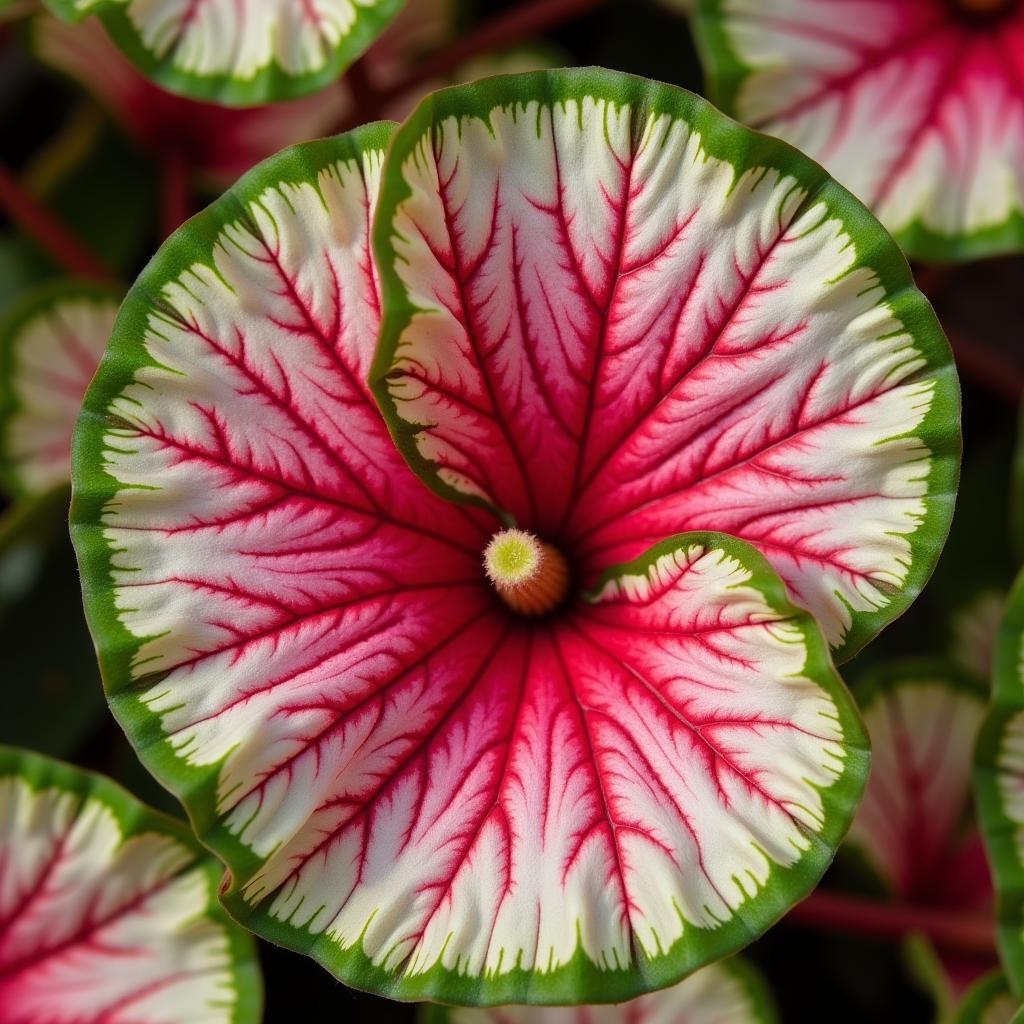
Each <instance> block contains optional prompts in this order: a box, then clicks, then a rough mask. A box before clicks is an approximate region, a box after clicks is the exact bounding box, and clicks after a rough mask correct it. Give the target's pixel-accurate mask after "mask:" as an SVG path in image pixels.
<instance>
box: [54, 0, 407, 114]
mask: <svg viewBox="0 0 1024 1024" xmlns="http://www.w3.org/2000/svg"><path fill="white" fill-rule="evenodd" d="M44 2H45V4H46V5H47V7H49V9H50V10H51V11H52V12H53V13H54V14H56V15H58V16H59V17H61V18H63V19H64V20H65V21H80V20H81V19H82V18H84V17H86V16H87V15H89V14H95V15H97V16H98V17H99V18H100V19H101V20H102V21H103V23H104V25H106V28H107V31H108V32H109V33H110V36H111V38H112V39H113V40H114V42H116V43H117V45H118V46H119V47H120V48H121V50H122V51H123V52H124V53H125V54H126V56H127V57H128V58H129V59H130V60H131V61H132V63H133V64H134V65H135V66H136V67H137V68H138V69H139V70H140V71H141V72H142V73H143V74H145V75H146V76H147V77H149V78H151V79H152V80H153V81H154V82H157V83H158V84H160V85H161V86H163V87H164V88H165V89H168V90H169V91H170V92H174V93H178V95H180V96H186V97H188V98H189V99H194V100H207V101H210V102H215V103H221V104H224V105H225V106H234V107H252V106H258V105H260V104H263V103H274V102H280V101H282V100H294V99H299V98H300V97H302V96H308V95H310V94H311V93H314V92H317V91H318V90H320V89H322V88H324V87H325V86H328V85H330V83H331V82H333V81H335V80H337V79H338V78H339V77H341V75H342V74H343V73H344V72H345V71H346V70H347V68H348V67H349V66H350V65H351V64H352V63H353V62H354V61H355V60H357V59H358V58H359V57H361V56H362V54H363V53H365V52H366V50H367V49H369V47H370V46H371V44H372V43H374V42H375V41H376V40H377V39H378V38H379V36H380V35H381V33H382V32H383V31H384V29H386V28H387V27H388V25H389V24H390V23H391V22H392V21H393V20H394V18H395V16H396V15H397V14H398V12H399V11H400V10H401V8H402V6H403V4H404V3H405V0H378V3H377V6H376V7H372V8H360V9H359V11H358V13H357V21H356V23H355V24H354V25H353V27H352V30H351V31H350V32H349V33H348V34H347V35H346V36H345V37H344V39H343V40H342V41H341V42H340V43H339V44H338V45H337V46H335V47H334V48H333V49H332V50H331V54H330V56H329V58H328V60H327V61H326V62H325V63H324V65H323V67H321V68H318V69H317V70H316V71H310V72H307V73H306V74H299V75H293V74H289V73H288V72H287V71H285V70H284V68H282V67H281V65H280V64H278V63H277V61H276V59H273V58H272V59H271V62H270V63H269V64H266V65H264V66H263V67H262V68H260V70H259V71H258V72H257V73H256V74H255V75H254V76H253V77H252V78H237V77H235V76H233V75H231V74H230V73H223V74H215V75H199V74H196V73H194V72H189V71H183V70H181V69H180V68H177V67H175V65H174V49H173V48H172V49H171V50H170V51H169V52H168V53H167V54H166V55H165V56H164V57H162V58H161V57H156V56H155V55H154V53H153V52H152V51H151V50H150V49H148V48H147V47H146V45H145V44H144V43H143V41H142V37H141V36H140V35H139V32H138V30H137V29H136V28H135V25H134V24H133V23H132V20H131V17H130V15H129V14H128V10H127V7H128V2H129V0H97V2H95V3H94V4H93V6H92V7H90V8H89V9H88V10H87V11H82V10H78V9H76V7H75V4H74V0H44ZM257 2H263V0H257ZM413 2H415V0H413Z"/></svg>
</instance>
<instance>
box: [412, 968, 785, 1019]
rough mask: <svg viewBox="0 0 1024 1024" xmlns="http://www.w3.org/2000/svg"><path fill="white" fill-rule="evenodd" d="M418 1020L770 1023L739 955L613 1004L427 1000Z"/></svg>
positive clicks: (764, 999) (760, 991)
mask: <svg viewBox="0 0 1024 1024" xmlns="http://www.w3.org/2000/svg"><path fill="white" fill-rule="evenodd" d="M420 1019H421V1021H422V1024H774V1022H775V1021H776V1020H777V1017H776V1015H775V1010H774V1008H773V1007H772V1004H771V1000H770V999H769V997H768V994H767V992H766V990H765V987H764V984H763V982H762V981H761V978H760V977H759V976H758V975H757V974H755V973H754V971H753V970H752V969H751V968H750V967H749V966H747V964H745V963H744V962H743V961H741V960H725V961H722V962H721V963H717V964H712V965H710V966H709V967H704V968H702V969H701V970H699V971H698V972H697V973H696V974H694V975H691V976H690V977H689V978H687V979H686V980H685V981H683V982H680V983H679V984H678V985H673V986H672V987H670V988H666V989H662V990H661V991H660V992H654V993H651V994H650V995H646V996H640V997H639V998H638V999H633V1000H630V1001H629V1002H628V1003H619V1004H618V1005H612V1006H575V1007H554V1006H548V1007H537V1006H503V1007H500V1008H499V1009H494V1010H480V1009H465V1008H463V1009H454V1008H451V1007H445V1006H437V1005H431V1006H425V1007H424V1009H423V1013H422V1015H421V1018H420Z"/></svg>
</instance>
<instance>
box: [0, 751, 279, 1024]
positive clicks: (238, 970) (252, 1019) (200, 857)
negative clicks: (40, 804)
mask: <svg viewBox="0 0 1024 1024" xmlns="http://www.w3.org/2000/svg"><path fill="white" fill-rule="evenodd" d="M5 776H16V777H18V778H20V779H22V780H24V781H25V782H26V783H28V785H29V786H31V787H32V788H33V789H35V790H40V789H50V788H54V789H60V790H62V791H64V792H66V793H71V794H74V795H75V796H76V797H77V798H78V799H79V800H80V801H81V802H84V801H86V800H98V801H99V802H100V803H102V804H103V805H104V806H105V807H106V808H107V809H108V810H109V811H110V812H111V813H112V814H113V815H114V818H115V819H116V821H117V823H118V825H119V826H120V828H121V833H122V841H123V840H126V839H129V838H131V837H132V836H136V835H139V834H141V833H144V832H158V833H160V834H161V835H166V836H170V837H171V838H172V839H174V840H175V841H176V842H179V843H180V844H181V845H182V846H185V847H187V848H188V849H189V850H192V851H194V853H195V856H196V861H195V862H194V864H192V865H189V867H188V869H187V870H192V868H193V867H194V866H200V867H202V869H203V872H204V874H205V875H206V878H207V881H208V883H209V892H210V894H211V898H210V900H209V902H208V904H207V907H206V911H205V915H204V916H206V917H208V918H210V919H211V920H213V921H215V922H216V923H217V924H218V925H220V926H221V927H222V928H223V929H224V934H225V936H226V937H227V940H228V951H229V954H230V957H231V964H232V975H233V982H234V990H235V992H236V993H237V996H238V1001H237V1003H236V1004H235V1012H234V1013H233V1014H232V1018H231V1019H232V1024H259V1021H260V1020H261V1019H262V1010H263V978H262V975H261V973H260V968H259V960H258V958H257V956H256V946H255V943H254V942H253V940H252V936H251V935H249V934H248V933H247V932H245V931H244V930H243V929H241V928H239V927H238V925H237V924H235V922H234V921H232V919H231V918H230V917H229V916H228V914H227V913H226V912H225V911H224V908H223V907H221V905H220V903H219V902H218V900H217V890H218V887H219V885H220V882H221V876H222V874H223V872H222V868H221V865H220V864H219V863H218V862H217V861H216V860H215V859H214V858H213V857H210V856H209V855H208V854H207V852H206V851H205V850H204V849H203V848H202V847H201V846H200V845H199V844H198V843H197V842H196V840H195V837H194V836H193V835H192V833H191V832H190V831H189V829H188V828H187V827H186V826H185V825H184V824H183V823H182V822H180V821H176V820H175V819H174V818H170V817H168V816H167V815H165V814H161V813H160V812H159V811H154V810H152V809H151V808H149V807H147V806H146V805H145V804H143V803H140V802H139V801H138V800H137V799H136V798H135V797H134V796H132V795H131V793H129V792H128V791H127V790H125V789H122V788H121V787H120V786H119V785H117V783H115V782H112V781H111V780H110V779H108V778H106V777H104V776H102V775H97V774H95V773H93V772H89V771H85V770H84V769H81V768H76V767H75V766H73V765H70V764H66V763H65V762H63V761H57V760H54V759H52V758H49V757H44V756H43V755H41V754H35V753H32V752H31V751H28V750H22V749H19V748H17V747H7V746H0V778H3V777H5ZM79 806H81V804H80V805H79ZM182 870H183V871H184V870H186V869H184V868H183V869H182Z"/></svg>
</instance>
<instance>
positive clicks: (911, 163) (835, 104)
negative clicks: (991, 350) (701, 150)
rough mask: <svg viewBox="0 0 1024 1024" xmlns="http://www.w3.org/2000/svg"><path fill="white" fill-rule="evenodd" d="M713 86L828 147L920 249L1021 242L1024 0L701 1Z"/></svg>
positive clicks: (726, 99) (730, 102)
mask: <svg viewBox="0 0 1024 1024" xmlns="http://www.w3.org/2000/svg"><path fill="white" fill-rule="evenodd" d="M695 25H696V28H697V37H698V41H699V43H700V49H701V50H702V56H703V60H704V65H705V70H706V73H707V80H708V87H709V91H710V95H711V97H712V99H714V100H715V102H717V103H718V104H719V105H721V106H722V107H723V108H724V109H725V110H727V111H728V112H730V113H733V114H735V115H736V116H737V117H738V118H739V119H740V120H742V121H745V122H746V123H748V124H751V125H753V126H754V127H756V128H759V129H761V130H763V131H766V132H768V133H770V134H772V135H777V136H780V137H781V138H784V139H786V140H788V141H790V142H792V143H793V144H794V145H796V146H799V147H800V149H802V150H803V151H804V152H806V153H807V154H809V155H810V156H812V157H814V158H815V159H817V160H820V161H821V162H822V163H823V164H824V165H825V166H826V167H827V168H828V169H829V170H830V171H831V172H832V173H833V174H834V175H835V176H836V178H838V179H839V181H841V182H842V183H843V184H844V185H846V186H847V187H848V188H849V189H850V190H851V191H852V192H853V193H854V194H855V195H857V196H859V197H860V198H861V199H862V200H863V201H864V202H865V203H867V205H868V206H870V207H871V208H872V209H873V210H874V211H875V212H876V213H877V214H878V216H879V218H880V219H881V221H882V222H883V223H884V224H885V225H886V226H887V227H888V228H889V229H890V231H892V232H893V234H894V235H895V236H896V238H897V240H898V241H899V242H900V243H901V244H902V245H903V247H904V248H905V249H906V251H907V252H908V253H909V254H910V255H912V256H913V257H915V258H919V259H924V260H946V259H963V258H976V257H979V256H984V255H990V254H992V253H996V252H1003V251H1014V250H1019V249H1020V248H1022V247H1024V183H1022V181H1021V177H1020V174H1019V173H1018V172H1019V168H1020V162H1021V153H1022V143H1021V138H1022V132H1024V94H1022V92H1021V89H1020V81H1021V77H1022V75H1024V7H1022V6H1021V5H1020V4H1018V3H1016V2H1013V0H1008V2H998V0H997V2H987V3H986V2H977V0H913V2H907V3H892V2H891V0H854V2H849V3H834V2H832V0H701V2H700V4H699V7H698V11H697V16H696V19H695Z"/></svg>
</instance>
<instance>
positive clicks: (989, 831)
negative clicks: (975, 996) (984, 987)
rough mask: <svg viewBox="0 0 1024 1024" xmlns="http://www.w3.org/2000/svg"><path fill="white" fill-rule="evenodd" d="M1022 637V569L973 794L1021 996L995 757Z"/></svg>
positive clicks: (1019, 949)
mask: <svg viewBox="0 0 1024 1024" xmlns="http://www.w3.org/2000/svg"><path fill="white" fill-rule="evenodd" d="M1022 641H1024V572H1021V574H1020V575H1019V576H1018V577H1017V580H1016V582H1015V583H1014V585H1013V589H1012V590H1011V591H1010V596H1009V598H1008V600H1007V602H1006V610H1005V612H1004V614H1003V621H1002V623H1001V624H1000V627H999V635H998V639H997V641H996V652H995V670H994V677H993V690H992V704H991V706H990V708H989V712H988V715H987V717H986V719H985V721H984V723H983V724H982V727H981V731H980V733H979V734H978V742H977V745H976V746H975V748H974V793H975V801H976V804H977V809H978V820H979V822H980V824H981V830H982V834H983V836H984V838H985V846H986V849H987V851H988V858H989V863H990V864H991V866H992V876H993V882H994V884H995V889H996V915H997V937H998V944H999V955H1000V958H1001V959H1002V961H1003V966H1004V967H1005V969H1006V973H1007V975H1008V977H1009V981H1010V985H1011V986H1012V988H1013V991H1014V993H1015V994H1016V995H1017V996H1020V997H1022V998H1024V849H1022V848H1021V847H1020V846H1019V844H1018V840H1017V834H1018V833H1019V832H1021V831H1022V830H1024V824H1020V823H1017V822H1014V821H1012V820H1011V819H1010V818H1009V816H1008V815H1007V814H1006V811H1005V809H1004V806H1003V799H1002V794H1001V793H1000V790H999V775H1000V769H999V763H998V762H999V756H1000V753H1001V751H1002V745H1003V740H1004V738H1005V735H1006V731H1007V728H1008V727H1009V725H1010V723H1011V722H1012V721H1013V720H1014V719H1015V718H1016V717H1018V716H1019V715H1021V714H1024V678H1022V674H1021V669H1020V659H1021V643H1022Z"/></svg>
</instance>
